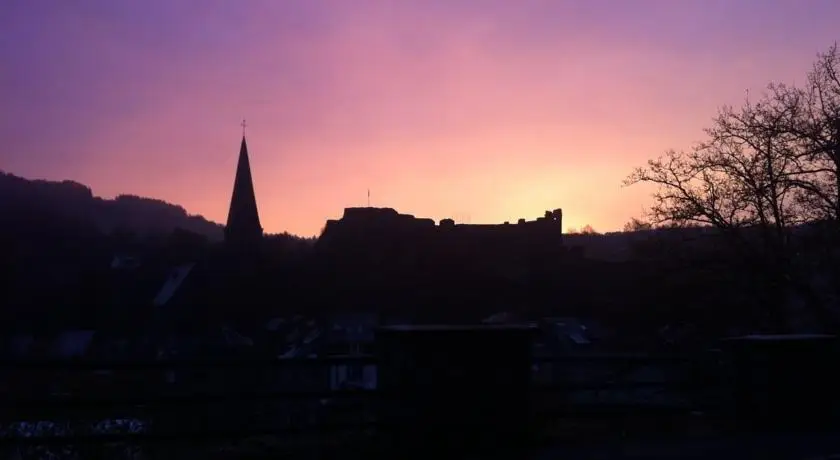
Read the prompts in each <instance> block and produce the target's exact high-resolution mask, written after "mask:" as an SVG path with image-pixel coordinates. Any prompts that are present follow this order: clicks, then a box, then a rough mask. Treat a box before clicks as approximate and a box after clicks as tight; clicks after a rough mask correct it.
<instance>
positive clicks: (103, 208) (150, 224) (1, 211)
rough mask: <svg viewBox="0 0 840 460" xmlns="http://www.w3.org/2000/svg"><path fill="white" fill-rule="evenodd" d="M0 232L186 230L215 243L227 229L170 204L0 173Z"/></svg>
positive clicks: (162, 232)
mask: <svg viewBox="0 0 840 460" xmlns="http://www.w3.org/2000/svg"><path fill="white" fill-rule="evenodd" d="M0 227H2V230H0V231H2V232H3V233H8V232H11V233H14V234H17V233H21V232H26V233H32V232H35V233H39V234H40V233H52V232H68V233H79V232H81V233H85V234H87V233H101V234H102V233H104V234H109V233H112V232H114V231H128V232H132V233H137V234H139V235H149V234H168V233H171V232H172V231H173V230H175V229H178V228H180V229H183V230H187V231H190V232H193V233H197V234H199V235H203V236H206V237H207V238H208V239H210V240H220V239H221V238H222V234H223V233H222V229H223V227H222V226H221V225H219V224H217V223H215V222H210V221H208V220H207V219H205V218H204V217H201V216H197V215H190V214H188V213H187V211H186V210H185V209H184V208H182V207H181V206H177V205H174V204H170V203H167V202H165V201H161V200H156V199H151V198H142V197H138V196H133V195H120V196H118V197H116V198H115V199H104V198H101V197H97V196H94V195H93V192H92V191H91V189H90V187H88V186H86V185H83V184H80V183H78V182H73V181H61V182H57V181H46V180H29V179H25V178H22V177H18V176H15V175H12V174H8V173H4V172H2V171H0Z"/></svg>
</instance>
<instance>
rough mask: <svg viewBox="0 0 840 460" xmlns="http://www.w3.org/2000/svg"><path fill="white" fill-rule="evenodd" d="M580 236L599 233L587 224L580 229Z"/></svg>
mask: <svg viewBox="0 0 840 460" xmlns="http://www.w3.org/2000/svg"><path fill="white" fill-rule="evenodd" d="M580 233H581V235H598V234H599V233H598V232H597V231H596V230H595V229H594V228H593V227H592V226H591V225H589V224H586V225H584V226H583V228H581V229H580Z"/></svg>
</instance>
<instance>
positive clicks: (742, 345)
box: [724, 334, 840, 429]
mask: <svg viewBox="0 0 840 460" xmlns="http://www.w3.org/2000/svg"><path fill="white" fill-rule="evenodd" d="M837 345H838V342H837V338H836V337H835V336H831V335H793V334H791V335H755V336H746V337H736V338H730V339H727V340H725V341H724V349H725V350H726V351H727V354H728V355H729V357H730V359H729V362H730V364H731V365H732V370H733V371H734V395H733V396H734V402H735V415H736V418H737V420H738V422H739V425H740V427H741V428H744V429H752V428H778V429H795V428H808V429H810V428H815V427H821V426H825V425H826V424H827V423H831V422H833V421H834V419H835V418H836V416H837V410H838V396H837V384H838V383H840V378H839V377H840V375H838V373H837V370H836V369H834V364H835V363H836V358H837V356H838V353H837V352H838V346H837Z"/></svg>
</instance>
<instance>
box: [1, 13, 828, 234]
mask: <svg viewBox="0 0 840 460" xmlns="http://www.w3.org/2000/svg"><path fill="white" fill-rule="evenodd" d="M599 2H600V3H599ZM176 3H178V2H163V1H157V0H154V1H152V0H150V2H149V3H148V5H146V4H145V3H144V5H146V6H144V7H143V9H140V6H137V7H136V8H138V11H136V12H134V13H132V14H128V13H125V14H124V15H122V16H119V18H117V19H114V18H113V17H110V16H107V15H105V13H102V14H99V15H97V14H93V13H91V12H86V13H82V12H79V11H75V10H72V8H70V7H69V6H68V7H63V8H56V9H55V10H54V11H53V10H50V11H38V12H37V13H31V14H33V15H36V14H37V21H39V27H38V28H37V30H36V29H34V28H32V27H24V26H23V25H20V24H26V22H25V19H26V17H24V15H26V14H29V13H27V12H25V11H23V7H20V9H21V11H15V12H13V13H14V14H10V15H9V16H8V18H7V19H5V20H4V19H0V26H2V27H3V28H4V30H6V31H8V33H9V34H11V35H10V36H20V37H28V38H26V39H25V40H24V39H21V40H24V42H23V43H25V46H28V47H30V48H32V49H29V48H26V49H29V51H26V49H25V50H24V51H22V52H21V53H22V54H21V56H23V54H24V52H26V53H29V54H28V55H27V56H29V57H20V58H16V59H13V57H9V58H8V60H7V59H5V57H6V56H5V55H2V54H0V58H4V61H3V62H9V63H10V65H9V68H14V69H15V72H18V73H15V74H14V75H11V76H10V77H9V81H10V82H12V83H15V84H16V85H18V86H15V87H14V88H18V89H13V91H14V94H13V93H12V92H3V93H2V94H0V96H3V97H4V98H3V99H2V100H4V101H8V102H9V103H8V105H7V107H9V108H10V110H8V113H11V114H17V113H21V114H22V115H20V117H17V118H15V119H12V118H11V116H10V115H8V114H3V115H0V119H2V121H3V123H0V134H2V136H3V138H4V139H5V140H6V141H7V142H6V144H7V145H8V149H9V152H14V154H12V153H5V154H2V155H3V156H0V160H2V163H0V166H2V169H4V170H7V171H9V172H12V173H15V174H19V175H23V176H26V177H44V178H50V179H73V180H77V181H79V182H83V183H85V184H87V185H90V186H91V187H92V188H93V190H94V193H95V194H98V195H102V196H105V197H111V196H114V195H117V194H120V193H131V194H136V195H141V196H149V197H153V198H160V199H163V200H166V201H169V202H172V203H176V204H179V205H182V206H184V207H185V208H186V209H187V210H188V211H189V212H191V213H196V214H201V215H204V216H205V217H207V218H208V219H210V220H213V221H216V222H224V221H225V218H226V213H227V209H228V202H229V200H230V194H231V188H232V186H233V178H234V172H235V166H236V157H237V154H238V148H239V141H240V134H241V128H240V126H239V123H240V122H241V120H242V118H243V116H244V117H245V118H246V119H247V120H248V131H247V137H248V147H249V152H250V160H251V167H252V172H253V177H254V186H255V191H256V195H257V204H258V206H259V211H260V217H261V220H262V224H263V227H264V228H265V230H266V232H270V233H279V232H283V231H288V232H290V233H294V234H299V235H302V236H311V235H316V234H318V232H319V231H320V229H321V228H322V227H323V225H324V222H325V221H326V219H329V218H338V217H339V216H340V215H341V213H342V211H343V208H345V207H350V206H364V205H365V204H366V203H367V190H368V189H370V191H371V205H373V206H380V207H392V208H395V209H397V210H398V211H399V212H402V213H408V214H414V215H415V216H418V217H429V218H433V219H435V220H440V219H442V218H445V217H453V218H457V217H459V216H460V217H462V218H464V217H466V216H468V217H469V220H470V222H472V223H501V222H503V221H511V222H515V221H516V220H517V219H519V218H521V217H522V218H526V219H529V220H531V219H534V218H536V217H539V216H542V214H543V213H544V212H545V211H546V210H551V209H556V208H562V209H563V211H564V224H563V226H564V228H569V227H575V228H581V227H583V226H584V225H586V224H590V225H592V226H593V227H594V228H595V229H596V230H598V231H609V230H618V229H620V228H621V227H622V226H623V224H624V223H625V222H627V221H628V220H629V219H630V218H631V217H634V216H638V215H639V214H640V212H641V210H642V207H643V206H644V204H645V203H646V202H647V197H648V196H649V192H650V190H646V189H644V188H638V189H637V188H629V189H624V188H622V187H621V181H622V179H623V178H624V177H625V176H626V174H628V173H629V172H630V170H631V169H632V168H633V167H634V166H637V165H640V164H643V163H644V162H645V161H646V160H647V159H648V158H650V157H653V156H656V155H659V154H660V153H662V152H663V151H664V150H666V149H668V148H685V147H688V146H689V145H690V144H691V143H692V142H694V141H696V140H698V139H700V138H701V137H702V128H703V127H704V126H706V125H707V124H708V121H709V120H710V118H711V117H712V116H713V115H714V113H715V111H716V109H717V107H718V106H719V105H721V104H724V103H733V104H738V103H739V102H740V101H741V100H742V99H743V97H744V91H745V90H746V89H747V88H753V89H757V88H761V87H763V86H764V85H765V84H766V83H768V82H769V81H771V80H774V81H784V82H792V81H796V80H798V81H800V82H801V81H802V79H803V78H804V75H805V72H806V71H807V70H808V68H809V65H810V63H811V62H812V61H813V58H814V56H815V53H816V52H817V51H820V50H822V49H824V48H825V47H827V46H828V45H830V44H831V43H832V42H833V41H834V40H836V39H837V38H838V37H837V35H836V28H835V27H834V25H833V23H832V21H831V20H829V19H828V18H832V17H835V18H836V17H837V16H839V15H840V14H834V13H829V12H828V11H829V10H830V9H831V11H833V9H840V8H838V7H836V6H834V5H835V4H834V3H833V2H830V3H826V2H820V1H818V0H817V1H815V3H814V5H812V6H813V11H812V12H810V13H808V14H807V15H806V14H805V13H804V12H801V11H804V9H803V8H802V7H801V5H799V4H798V3H795V2H791V3H790V4H785V5H782V4H781V3H784V2H780V4H779V5H775V4H774V5H772V6H771V5H766V11H765V10H762V11H764V12H763V13H761V14H763V15H764V16H762V17H761V20H762V21H764V22H767V23H768V24H777V23H778V24H782V23H784V24H785V25H786V30H789V31H790V33H789V34H787V35H786V38H784V39H782V38H779V37H776V36H774V35H772V33H775V34H778V32H777V30H779V29H778V28H775V27H764V26H761V27H759V26H758V25H757V24H758V23H755V24H753V22H750V21H751V20H752V19H750V18H753V17H754V16H755V14H756V13H754V11H752V10H749V11H747V10H748V8H746V7H744V8H743V9H739V8H741V7H739V6H723V4H721V5H718V4H715V5H713V6H710V5H709V4H707V2H702V1H698V2H683V3H680V4H679V5H677V4H676V3H671V2H664V1H659V0H647V1H643V2H640V5H637V6H634V7H633V8H629V7H626V8H625V7H623V6H621V5H618V4H615V3H614V2H604V1H601V0H593V5H594V4H598V5H600V6H598V7H597V8H596V7H595V6H592V5H589V6H587V5H584V4H579V3H578V2H543V1H533V2H523V3H522V4H521V5H520V4H518V3H517V2H508V1H504V2H503V1H497V0H493V1H488V2H487V5H485V7H483V8H481V9H476V8H473V9H470V8H466V7H465V6H464V5H462V4H461V3H459V2H451V3H447V2H439V1H431V2H428V3H427V2H404V3H403V2H393V3H379V2H361V3H359V4H356V3H353V5H355V6H351V5H350V2H347V3H343V2H333V1H326V0H325V1H324V5H317V6H316V4H314V3H313V4H310V3H306V2H291V1H290V2H263V1H253V2H246V3H243V4H242V5H238V6H237V7H236V9H233V7H231V6H225V5H224V4H223V3H224V2H222V3H219V4H218V5H217V4H215V3H214V4H213V6H212V7H211V6H210V5H206V7H202V8H201V13H200V14H199V15H198V16H196V13H195V11H193V9H190V8H187V7H186V6H179V5H176ZM602 3H603V5H601V4H602ZM326 4H329V6H326ZM201 5H204V3H201ZM516 5H519V6H516ZM634 5H636V4H635V3H634ZM726 8H730V9H731V11H729V10H727V11H726V12H724V11H723V10H724V9H726ZM762 8H764V7H762ZM164 10H165V14H164ZM182 10H183V11H182ZM612 10H615V14H614V15H612V16H611V15H609V14H607V12H609V11H612ZM631 10H632V11H631ZM636 10H638V11H636ZM196 11H197V10H196ZM114 14H115V13H114ZM156 15H157V16H156ZM160 15H164V16H160ZM135 16H140V17H147V18H158V17H163V18H166V20H164V21H163V22H162V23H161V24H159V25H157V26H155V27H157V28H155V29H154V32H151V30H152V29H150V28H149V27H150V26H149V25H148V23H152V24H157V22H155V21H157V19H155V20H154V21H152V19H148V21H147V22H148V23H143V21H140V20H137V19H136V18H135ZM27 17H28V16H27ZM33 17H35V16H33ZM176 19H177V20H176ZM188 19H189V20H188ZM736 19H737V20H736ZM32 20H34V19H30V22H31V21H32ZM115 21H117V22H115ZM119 21H123V22H119ZM132 21H134V22H132ZM755 21H758V19H755ZM774 21H776V22H774ZM778 21H782V22H778ZM762 24H763V23H762ZM33 30H35V31H33ZM703 30H715V31H716V32H715V33H714V34H703V33H701V32H699V31H703ZM774 30H775V31H776V32H773V31H774ZM794 31H795V33H794ZM50 34H52V35H50ZM788 35H789V36H790V37H793V36H795V37H796V38H795V39H791V38H789V37H788ZM158 36H160V37H161V38H160V39H159V40H158ZM747 38H749V40H747ZM33 50H35V51H33ZM36 51H37V52H38V53H40V54H38V59H34V58H32V57H31V55H32V54H33V53H35V52H36ZM6 52H9V51H0V53H6ZM26 59H28V60H26ZM85 69H88V70H85ZM90 69H96V72H95V73H93V72H92V71H90ZM50 75H53V77H49V76H50ZM36 77H37V78H36ZM12 83H10V85H11V86H9V88H13V86H14V85H12ZM27 85H28V86H27ZM18 94H19V96H17V95H18ZM6 95H8V97H6ZM39 98H40V99H39ZM36 99H37V100H36ZM39 101H40V102H39ZM39 104H40V105H39ZM4 105H6V104H4ZM32 107H36V108H37V111H35V109H32V111H31V113H29V112H26V111H25V109H27V108H32ZM4 112H5V111H4ZM15 116H17V115H15ZM4 125H5V126H6V128H3V126H4ZM45 130H46V131H45ZM47 131H48V132H47Z"/></svg>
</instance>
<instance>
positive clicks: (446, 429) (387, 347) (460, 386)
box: [377, 326, 533, 458]
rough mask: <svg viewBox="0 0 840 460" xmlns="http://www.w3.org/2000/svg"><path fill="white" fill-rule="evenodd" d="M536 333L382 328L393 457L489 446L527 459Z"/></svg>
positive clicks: (380, 346)
mask: <svg viewBox="0 0 840 460" xmlns="http://www.w3.org/2000/svg"><path fill="white" fill-rule="evenodd" d="M532 332H533V331H532V329H531V328H528V327H524V326H523V327H518V326H392V327H385V328H381V329H379V330H378V331H377V349H378V354H379V358H380V368H379V378H378V382H379V387H380V389H381V390H382V392H383V394H384V398H383V402H384V406H383V409H384V410H383V413H382V415H383V422H384V425H385V428H386V430H388V432H387V433H386V434H385V443H386V445H387V450H388V451H389V452H390V455H392V456H393V458H406V457H413V456H415V455H416V456H424V457H425V456H428V455H451V454H466V453H480V452H482V451H483V452H489V453H492V454H493V455H494V457H496V458H505V457H504V456H500V454H502V455H504V454H505V453H509V454H507V455H508V458H521V455H520V454H522V453H523V452H522V449H523V448H527V446H528V444H529V434H530V418H529V413H530V412H529V411H530V407H529V401H530V391H529V390H530V378H531V377H530V376H531V341H532Z"/></svg>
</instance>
